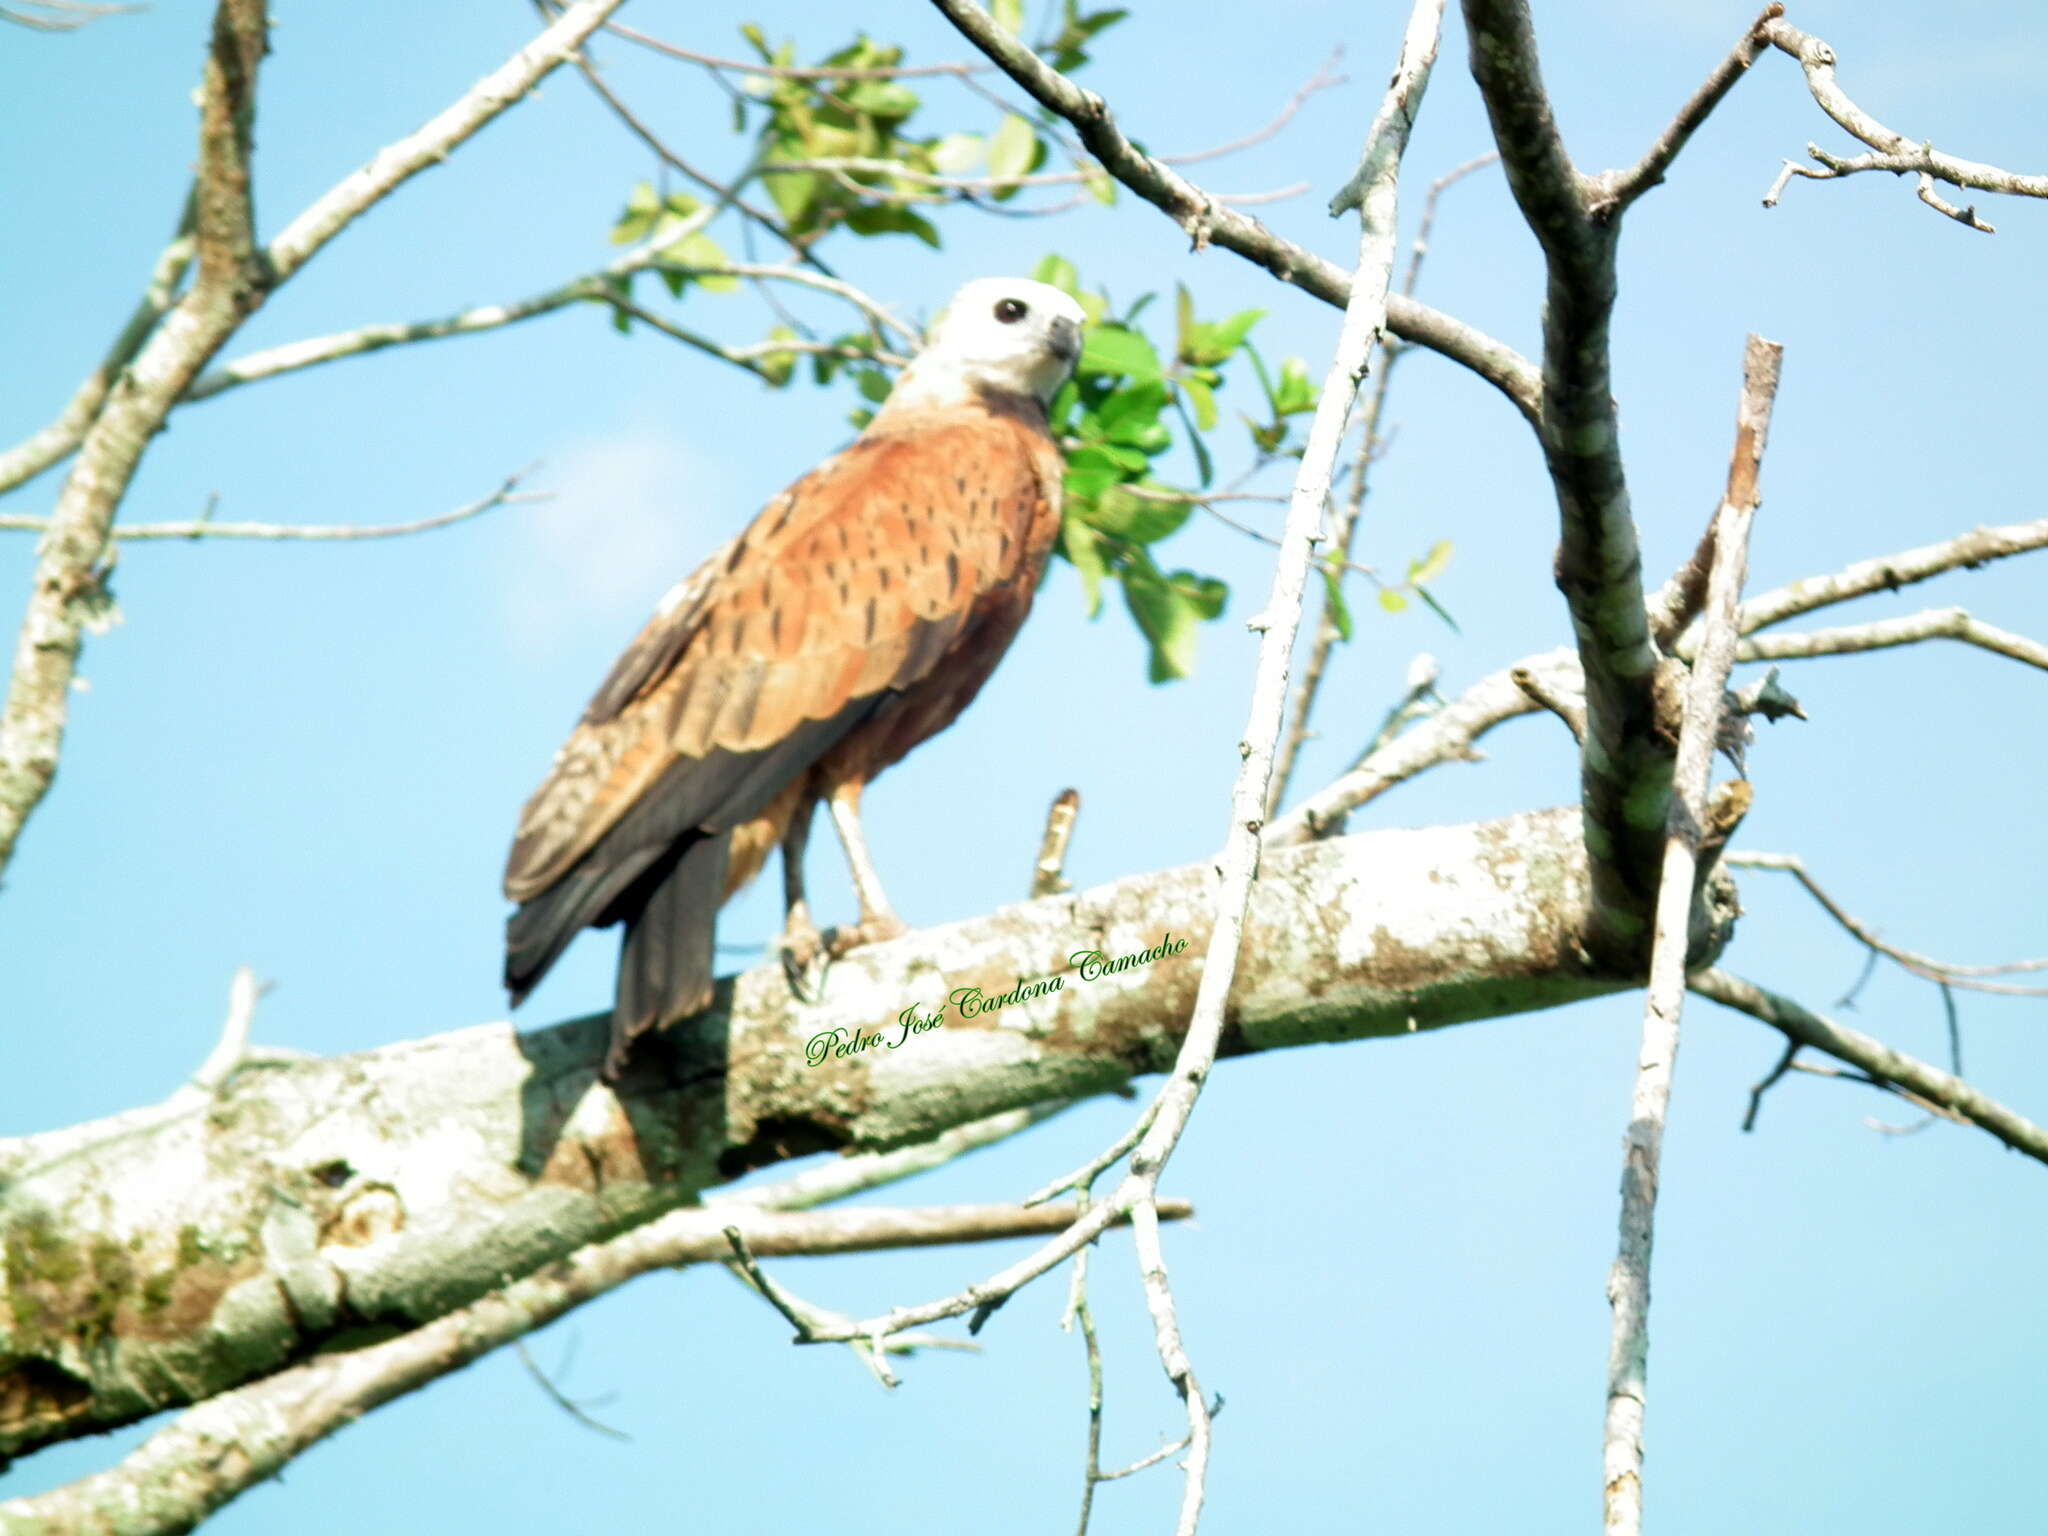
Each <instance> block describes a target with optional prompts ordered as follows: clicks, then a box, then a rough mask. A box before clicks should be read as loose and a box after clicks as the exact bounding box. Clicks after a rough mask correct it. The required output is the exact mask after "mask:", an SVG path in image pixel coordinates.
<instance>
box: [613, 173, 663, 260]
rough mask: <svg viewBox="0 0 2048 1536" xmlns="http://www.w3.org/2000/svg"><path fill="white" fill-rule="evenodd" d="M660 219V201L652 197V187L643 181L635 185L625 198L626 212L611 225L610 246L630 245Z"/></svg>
mask: <svg viewBox="0 0 2048 1536" xmlns="http://www.w3.org/2000/svg"><path fill="white" fill-rule="evenodd" d="M660 217H661V200H660V199H659V198H657V197H656V196H655V195H654V187H653V186H652V185H651V184H650V183H648V182H644V181H643V182H638V183H636V184H635V185H634V187H633V190H632V191H631V192H630V193H628V194H627V196H626V211H625V212H624V213H622V214H620V215H619V218H618V222H617V223H616V224H614V225H612V244H613V245H631V244H632V243H633V242H634V241H636V240H639V239H642V238H644V237H645V236H646V234H647V232H648V231H649V230H650V229H652V228H654V221H655V220H656V219H658V218H660Z"/></svg>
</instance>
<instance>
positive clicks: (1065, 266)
mask: <svg viewBox="0 0 2048 1536" xmlns="http://www.w3.org/2000/svg"><path fill="white" fill-rule="evenodd" d="M1031 276H1032V278H1033V279H1034V280H1035V281H1037V282H1041V283H1050V284H1051V285H1052V286H1053V287H1055V288H1057V289H1059V291H1060V292H1061V293H1064V294H1065V295H1066V296H1067V297H1068V298H1074V297H1076V296H1077V295H1079V293H1080V292H1081V274H1080V273H1079V272H1077V271H1075V270H1074V264H1073V263H1072V262H1071V261H1069V260H1067V258H1066V257H1064V256H1055V255H1045V256H1041V257H1039V258H1038V265H1037V266H1036V267H1034V268H1032V269H1031Z"/></svg>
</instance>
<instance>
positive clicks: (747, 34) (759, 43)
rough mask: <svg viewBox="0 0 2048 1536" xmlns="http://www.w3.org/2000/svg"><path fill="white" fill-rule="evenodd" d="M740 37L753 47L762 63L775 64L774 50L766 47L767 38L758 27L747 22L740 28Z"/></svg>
mask: <svg viewBox="0 0 2048 1536" xmlns="http://www.w3.org/2000/svg"><path fill="white" fill-rule="evenodd" d="M740 36H741V37H744V38H745V39H746V40H747V41H748V42H750V43H752V44H753V45H754V49H755V51H756V52H757V53H759V54H760V55H761V62H762V63H764V64H773V63H774V62H775V50H774V49H773V48H770V47H769V46H768V38H767V36H766V34H764V33H763V32H762V31H761V29H760V27H758V26H757V25H755V24H754V23H753V22H751V21H750V22H747V23H746V24H745V25H744V26H742V27H741V28H740Z"/></svg>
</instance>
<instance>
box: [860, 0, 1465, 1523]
mask: <svg viewBox="0 0 2048 1536" xmlns="http://www.w3.org/2000/svg"><path fill="white" fill-rule="evenodd" d="M937 3H938V4H939V6H940V8H941V9H942V10H944V11H945V12H946V14H947V15H948V17H949V18H951V19H952V20H953V21H954V23H955V25H956V26H959V27H960V28H961V30H962V31H963V32H966V33H967V35H968V36H969V37H970V38H972V39H973V40H974V41H975V42H976V43H977V45H979V46H981V47H982V48H983V49H984V51H988V52H991V55H992V56H994V57H996V58H997V61H998V62H999V63H1004V64H1005V68H1006V69H1010V70H1011V72H1012V73H1013V75H1014V74H1015V73H1016V69H1015V68H1013V67H1012V64H1011V63H1009V62H1006V61H1005V59H1004V58H1003V57H1002V54H1001V52H1000V51H998V50H999V49H1003V48H1008V47H1013V46H1021V45H1014V40H1011V39H1009V37H1008V34H1007V33H1005V32H1003V31H1002V30H1001V29H1000V28H998V27H996V26H995V24H994V23H993V21H992V20H991V19H990V18H989V17H988V15H987V14H986V13H985V12H983V11H981V10H980V9H979V8H978V7H976V6H973V5H972V4H971V3H969V0H937ZM1441 16H1442V0H1419V3H1418V4H1417V6H1416V8H1415V11H1414V13H1413V14H1412V15H1411V17H1410V20H1409V26H1408V33H1407V36H1406V38H1405V39H1404V43H1403V48H1402V58H1401V63H1400V65H1399V66H1398V67H1397V69H1396V71H1395V76H1394V81H1393V83H1392V84H1391V85H1390V87H1389V89H1388V92H1387V96H1386V99H1385V101H1384V102H1383V103H1382V104H1381V107H1380V111H1379V115H1378V116H1377V117H1376V118H1375V119H1374V122H1373V125H1372V129H1371V131H1370V132H1369V133H1368V136H1367V141H1366V149H1365V154H1364V157H1363V158H1365V159H1366V160H1367V162H1368V163H1369V164H1370V165H1372V166H1373V167H1374V170H1375V172H1376V174H1374V175H1373V176H1371V177H1370V178H1369V179H1368V183H1367V184H1368V188H1369V190H1368V192H1367V194H1366V197H1365V198H1364V200H1363V203H1362V207H1361V214H1362V217H1361V223H1362V225H1363V235H1362V238H1361V242H1360V259H1359V267H1358V273H1357V276H1356V279H1355V281H1354V282H1353V284H1352V285H1351V295H1352V296H1351V300H1350V303H1349V305H1348V307H1347V309H1346V312H1345V324H1344V329H1343V333H1342V335H1341V337H1340V339H1339V341H1338V345H1337V356H1336V358H1335V360H1334V361H1333V363H1332V365H1331V369H1330V374H1329V378H1328V380H1327V382H1326V383H1325V386H1324V388H1323V390H1322V392H1321V395H1320V397H1319V399H1318V401H1317V406H1316V414H1315V417H1314V420H1313V422H1312V423H1311V425H1310V428H1309V436H1308V444H1307V447H1306V448H1305V449H1304V452H1303V457H1302V462H1301V468H1300V472H1299V474H1298V475H1297V478H1296V481H1295V486H1294V496H1293V500H1292V502H1291V504H1290V506H1289V511H1288V520H1287V531H1286V533H1285V534H1284V535H1283V540H1284V546H1283V549H1282V553H1281V557H1280V560H1279V562H1278V569H1277V571H1276V573H1275V576H1274V581H1273V591H1272V593H1271V594H1270V596H1269V598H1268V601H1267V605H1266V610H1265V612H1264V614H1263V615H1262V616H1261V617H1260V618H1258V619H1255V620H1253V621H1252V627H1253V628H1254V629H1255V630H1258V631H1260V632H1261V637H1262V638H1261V642H1260V648H1259V661H1258V671H1257V681H1256V683H1255V686H1254V690H1253V697H1252V707H1251V718H1250V720H1249V722H1248V723H1247V726H1246V730H1245V735H1244V740H1243V741H1242V742H1241V743H1240V754H1241V756H1242V757H1243V759H1244V762H1243V766H1242V768H1241V769H1240V771H1239V773H1238V776H1237V783H1236V785H1235V788H1234V790H1233V794H1232V811H1231V822H1230V831H1229V835H1228V840H1227V841H1226V843H1225V845H1224V849H1223V852H1222V854H1221V855H1220V857H1219V859H1218V865H1219V868H1220V869H1221V871H1222V879H1221V882H1220V889H1219V892H1218V896H1217V902H1216V919H1215V927H1214V929H1213V931H1212V934H1211V940H1210V946H1209V950H1208V955H1207V959H1206V960H1205V962H1204V964H1203V968H1202V978H1201V982H1200V984H1199V987H1198V990H1197V992H1196V997H1195V1003H1194V1008H1193V1011H1192V1014H1191V1016H1190V1019H1189V1023H1188V1029H1187V1034H1186V1037H1185V1038H1184V1040H1183V1041H1182V1044H1181V1049H1180V1052H1179V1054H1178V1056H1177V1058H1176V1060H1175V1064H1174V1069H1173V1071H1172V1072H1171V1073H1170V1074H1169V1075H1168V1078H1167V1081H1166V1083H1165V1085H1164V1086H1163V1087H1162V1088H1161V1089H1160V1091H1159V1093H1158V1095H1157V1096H1156V1098H1155V1099H1154V1101H1153V1103H1152V1104H1151V1105H1150V1106H1148V1108H1147V1110H1146V1111H1145V1117H1146V1119H1147V1120H1148V1121H1149V1125H1148V1128H1147V1129H1146V1130H1145V1132H1144V1133H1143V1135H1142V1136H1141V1137H1140V1138H1139V1139H1138V1141H1137V1142H1136V1144H1135V1146H1134V1148H1133V1149H1132V1152H1131V1161H1130V1170H1129V1172H1128V1173H1127V1174H1126V1176H1125V1178H1124V1180H1123V1181H1122V1183H1121V1184H1120V1185H1119V1187H1118V1189H1117V1191H1116V1192H1115V1194H1114V1195H1113V1196H1112V1197H1111V1198H1110V1199H1108V1200H1104V1201H1102V1202H1100V1203H1098V1204H1096V1205H1094V1206H1092V1207H1091V1208H1090V1209H1089V1210H1088V1212H1087V1214H1086V1215H1085V1216H1083V1217H1082V1218H1081V1219H1080V1220H1078V1221H1076V1222H1075V1223H1073V1224H1072V1225H1071V1226H1069V1227H1068V1228H1067V1230H1066V1232H1064V1233H1063V1234H1062V1235H1061V1236H1060V1237H1059V1238H1057V1239H1055V1240H1054V1241H1053V1242H1051V1243H1048V1244H1046V1245H1045V1246H1044V1247H1042V1248H1040V1249H1039V1250H1038V1251H1037V1252H1035V1253H1033V1254H1031V1255H1028V1256H1027V1257H1026V1258H1024V1259H1022V1260H1020V1261H1019V1262H1018V1263H1016V1264H1013V1265H1011V1266H1009V1267H1008V1268H1007V1269H1005V1270H1003V1271H1001V1272H1000V1273H998V1274H995V1275H992V1276H990V1277H988V1278H987V1279H984V1280H982V1281H980V1282H978V1283H976V1284H974V1285H971V1286H969V1287H968V1288H967V1289H966V1290H964V1291H961V1292H959V1293H957V1294H956V1295H953V1296H949V1297H945V1298H942V1299H940V1300H937V1301H933V1302H926V1303H923V1304H921V1305H918V1306H912V1307H897V1308H892V1309H891V1310H890V1311H889V1312H888V1313H886V1314H884V1315H882V1316H879V1317H875V1318H872V1319H868V1320H866V1321H864V1322H862V1323H859V1324H856V1325H855V1327H854V1328H853V1329H850V1330H845V1331H844V1333H843V1335H842V1336H844V1337H856V1336H860V1337H868V1338H881V1337H884V1336H886V1335H888V1334H891V1333H895V1332H899V1331H901V1330H902V1329H904V1328H907V1327H912V1326H916V1325H919V1324H922V1323H927V1322H933V1321H936V1320H938V1319H940V1318H944V1317H955V1316H959V1315H961V1314H962V1313H967V1312H972V1313H974V1314H975V1318H976V1320H977V1322H978V1321H979V1320H981V1319H983V1318H986V1317H987V1316H988V1314H989V1313H990V1312H992V1311H993V1310H994V1309H995V1308H996V1307H998V1306H1000V1305H1001V1304H1002V1303H1003V1302H1004V1301H1005V1300H1007V1299H1008V1297H1009V1296H1011V1295H1013V1294H1014V1293H1015V1292H1016V1291H1017V1290H1018V1289H1019V1288H1020V1287H1021V1286H1023V1285H1024V1284H1026V1283H1028V1282H1029V1281H1030V1280H1033V1279H1035V1278H1037V1277H1038V1276H1040V1275H1042V1274H1044V1273H1046V1272H1047V1271H1048V1270H1049V1269H1051V1268H1052V1267H1053V1266H1054V1265H1056V1264H1059V1263H1061V1262H1063V1261H1064V1260H1065V1259H1067V1258H1068V1257H1070V1256H1072V1255H1073V1254H1075V1253H1077V1252H1079V1251H1080V1250H1081V1249H1082V1248H1083V1247H1085V1246H1087V1244H1088V1243H1090V1242H1092V1241H1093V1240H1094V1239H1095V1238H1096V1237H1097V1236H1099V1235H1100V1233H1101V1232H1102V1231H1103V1230H1104V1229H1105V1228H1106V1227H1107V1226H1108V1224H1109V1222H1110V1221H1111V1220H1113V1219H1114V1218H1115V1216H1116V1215H1117V1214H1118V1213H1121V1212H1129V1213H1130V1214H1131V1216H1132V1219H1133V1222H1134V1224H1135V1229H1136V1231H1137V1234H1138V1239H1139V1242H1140V1245H1141V1251H1142V1253H1143V1256H1144V1267H1145V1271H1146V1274H1147V1285H1146V1292H1147V1299H1148V1302H1149V1303H1150V1305H1151V1309H1152V1314H1153V1325H1154V1330H1155V1333H1156V1335H1157V1340H1158V1345H1159V1353H1160V1357H1161V1363H1162V1365H1163V1366H1164V1367H1165V1368H1166V1371H1167V1374H1168V1377H1169V1379H1170V1380H1172V1382H1173V1384H1174V1387H1175V1389H1176V1390H1177V1391H1178V1392H1179V1393H1180V1394H1181V1396H1182V1399H1183V1405H1184V1407H1185V1409H1186V1411H1187V1414H1188V1426H1189V1453H1188V1460H1187V1463H1186V1466H1187V1471H1188V1476H1187V1483H1186V1492H1185V1494H1184V1496H1183V1499H1182V1503H1181V1511H1180V1517H1179V1521H1178V1523H1177V1526H1176V1530H1177V1532H1178V1533H1180V1536H1188V1533H1191V1532H1192V1531H1193V1530H1194V1528H1195V1525H1196V1522H1197V1520H1198V1519H1199V1516H1200V1511H1201V1505H1202V1499H1203V1493H1204V1479H1205V1474H1206V1468H1207V1461H1208V1451H1209V1409H1208V1404H1207V1402H1206V1401H1205V1400H1204V1398H1203V1396H1202V1392H1201V1387H1200V1384H1199V1382H1198V1381H1197V1380H1196V1379H1195V1375H1194V1370H1193V1367H1192V1364H1191V1363H1190V1362H1189V1360H1188V1358H1187V1354H1186V1351H1185V1349H1184V1348H1183V1346H1182V1344H1181V1341H1180V1336H1179V1327H1178V1323H1177V1321H1176V1319H1175V1317H1174V1314H1173V1311H1172V1305H1171V1297H1170V1294H1169V1293H1167V1292H1166V1291H1165V1288H1164V1266H1163V1259H1162V1258H1160V1256H1159V1255H1158V1253H1157V1251H1156V1225H1153V1224H1156V1220H1157V1211H1156V1205H1155V1202H1156V1200H1157V1187H1158V1178H1159V1173H1160V1170H1161V1169H1162V1168H1163V1166H1164V1165H1165V1162H1166V1160H1167V1159H1168V1157H1170V1156H1171V1154H1172V1152H1173V1149H1174V1147H1175V1146H1176V1145H1177V1144H1178V1142H1179V1139H1180V1136H1181V1133H1182V1131H1183V1130H1184V1129H1185V1128H1186V1125H1187V1123H1188V1119H1189V1117H1190V1115H1191V1114H1192V1113H1193V1110H1194V1105H1195V1102H1196V1100H1197V1099H1198V1098H1199V1096H1200V1094H1201V1088H1202V1084H1203V1083H1204V1081H1206V1079H1207V1076H1208V1073H1209V1071H1210V1069H1211V1067H1212V1066H1213V1064H1214V1062H1215V1058H1216V1051H1217V1048H1218V1045H1219V1043H1220V1041H1221V1038H1222V1031H1223V1016H1224V1003H1225V1000H1226V998H1227V997H1228V995H1229V991H1230V986H1231V983H1232V980H1233V979H1234V976H1235V972H1236V966H1237V958H1238V951H1239V947H1240V943H1241V940H1242V936H1243V931H1244V920H1245V913H1246V911H1247V910H1248V907H1249V903H1250V896H1251V887H1252V882H1253V880H1254V878H1255V871H1256V867H1257V863H1258V848H1259V833H1260V828H1261V826H1262V825H1263V822H1264V800H1265V787H1266V780H1267V777H1268V776H1269V774H1270V773H1271V769H1272V750H1273V743H1274V741H1275V740H1276V739H1277V738H1278V736H1279V732H1280V725H1281V717H1282V713H1283V710H1284V707H1285V703H1286V683H1287V665H1288V655H1289V652H1290V650H1291V649H1292V645H1293V640H1294V635H1295V632H1296V629H1297V628H1298V626H1299V624H1300V620H1301V598H1302V592H1303V589H1304V587H1305V585H1306V581H1307V576H1308V568H1309V564H1310V561H1311V559H1312V558H1313V554H1314V545H1315V542H1316V540H1317V538H1318V537H1319V528H1318V525H1319V524H1320V522H1321V519H1322V509H1323V504H1324V501H1325V499H1326V498H1327V495H1328V491H1329V480H1330V476H1331V471H1332V467H1333V465H1334V462H1335V459H1336V454H1337V450H1338V447H1339V446H1340V445H1341V443H1342V441H1343V436H1344V424H1345V418H1346V416H1347V415H1348V414H1349V412H1350V409H1351V405H1352V402H1353V400H1354V399H1355V397H1356V395H1357V391H1358V381H1359V379H1360V377H1361V376H1362V375H1363V373H1364V370H1365V366H1366V363H1367V360H1368V358H1369V356H1370V353H1371V348H1372V343H1373V340H1374V337H1375V334H1376V333H1377V332H1378V331H1379V329H1380V328H1381V326H1382V325H1383V324H1384V323H1385V318H1386V303H1385V295H1386V290H1387V282H1388V277H1389V275H1390V273H1391V271H1392V267H1393V254H1394V226H1393V213H1394V207H1393V204H1394V197H1395V186H1396V180H1397V177H1398V174H1399V166H1400V157H1401V152H1402V151H1403V150H1404V149H1405V147H1406V144H1407V137H1408V129H1409V125H1410V123H1411V122H1412V120H1413V114H1414V110H1415V106H1416V104H1417V101H1418V99H1419V97H1420V95H1421V91H1422V88H1423V86H1424V85H1425V84H1426V83H1427V79H1428V73H1429V65H1430V63H1431V61H1432V60H1433V58H1434V55H1435V51H1436V37H1437V29H1438V26H1439V24H1440V21H1441ZM1024 56H1025V57H1026V58H1029V59H1030V60H1031V63H1032V64H1033V65H1035V66H1037V67H1038V68H1039V69H1043V67H1044V66H1043V65H1042V64H1039V62H1038V61H1037V60H1036V58H1035V57H1034V56H1031V55H1030V54H1029V51H1028V50H1024ZM1053 78H1054V79H1055V80H1057V79H1058V78H1059V77H1057V76H1054V77H1053ZM1061 84H1062V85H1065V84H1066V83H1065V82H1064V81H1062V82H1061ZM1066 88H1067V89H1069V90H1071V89H1072V87H1071V86H1067V87H1066ZM1083 132H1084V135H1085V134H1086V133H1087V132H1088V129H1087V128H1085V127H1084V128H1083ZM1091 147H1093V146H1091ZM1155 1275H1156V1276H1157V1277H1158V1280H1157V1283H1155V1282H1154V1279H1153V1277H1154V1276H1155Z"/></svg>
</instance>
